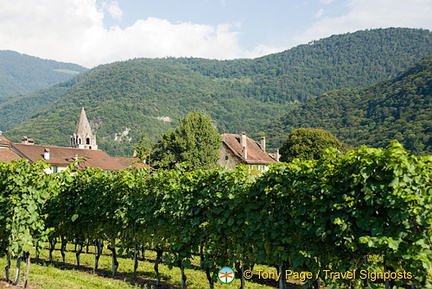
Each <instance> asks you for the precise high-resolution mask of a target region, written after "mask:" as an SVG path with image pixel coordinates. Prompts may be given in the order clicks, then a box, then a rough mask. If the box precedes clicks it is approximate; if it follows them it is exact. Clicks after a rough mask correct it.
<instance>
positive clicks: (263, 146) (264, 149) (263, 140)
mask: <svg viewBox="0 0 432 289" xmlns="http://www.w3.org/2000/svg"><path fill="white" fill-rule="evenodd" d="M261 149H262V150H263V151H264V152H266V139H265V136H262V137H261Z"/></svg>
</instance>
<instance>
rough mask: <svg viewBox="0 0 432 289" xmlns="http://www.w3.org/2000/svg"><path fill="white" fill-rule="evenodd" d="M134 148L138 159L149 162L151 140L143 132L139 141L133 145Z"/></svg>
mask: <svg viewBox="0 0 432 289" xmlns="http://www.w3.org/2000/svg"><path fill="white" fill-rule="evenodd" d="M134 150H135V152H136V156H137V157H138V158H139V159H140V160H142V161H146V162H150V152H151V141H150V139H149V138H148V136H147V134H146V133H145V132H144V133H142V134H141V138H140V140H139V142H138V143H136V144H135V145H134Z"/></svg>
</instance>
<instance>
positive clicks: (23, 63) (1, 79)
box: [0, 51, 87, 103]
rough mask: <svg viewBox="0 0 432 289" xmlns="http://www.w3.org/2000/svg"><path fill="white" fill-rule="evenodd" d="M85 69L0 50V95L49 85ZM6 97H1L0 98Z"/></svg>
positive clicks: (20, 92)
mask: <svg viewBox="0 0 432 289" xmlns="http://www.w3.org/2000/svg"><path fill="white" fill-rule="evenodd" d="M86 70H87V69H86V68H84V67H82V66H79V65H76V64H70V63H62V62H57V61H54V60H45V59H41V58H37V57H33V56H29V55H25V54H20V53H18V52H14V51H0V96H4V95H9V96H10V95H17V94H23V93H27V92H32V91H36V90H39V89H42V88H47V87H50V86H52V85H54V84H57V83H60V82H63V81H66V80H68V79H71V78H72V77H74V76H75V75H76V74H78V73H80V72H83V71H86ZM2 99H3V100H5V99H7V98H5V97H2V98H1V99H0V103H1V100H2Z"/></svg>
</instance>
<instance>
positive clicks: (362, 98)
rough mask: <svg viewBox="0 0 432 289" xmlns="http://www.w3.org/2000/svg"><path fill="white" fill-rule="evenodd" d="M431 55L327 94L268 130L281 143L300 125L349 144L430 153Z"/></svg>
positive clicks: (296, 109) (286, 116) (431, 123)
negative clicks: (394, 144) (388, 75)
mask: <svg viewBox="0 0 432 289" xmlns="http://www.w3.org/2000/svg"><path fill="white" fill-rule="evenodd" d="M431 116H432V54H430V55H428V56H426V57H425V58H423V59H421V60H420V61H418V62H417V63H416V64H415V65H414V66H412V67H410V68H409V69H407V70H406V71H405V72H403V73H402V74H400V75H398V76H397V77H394V78H392V79H389V80H384V81H381V82H379V83H377V84H375V85H372V86H369V87H365V88H357V89H343V90H335V91H331V92H328V93H326V94H324V95H322V96H321V97H319V98H317V99H315V100H313V101H310V102H307V103H304V104H302V105H300V106H298V107H297V108H295V109H293V110H292V111H291V112H290V114H286V115H285V116H284V117H282V118H281V119H280V120H279V121H277V122H275V123H274V124H273V125H271V126H269V127H268V130H269V131H270V135H271V136H270V139H272V140H273V141H274V142H275V143H277V144H281V143H282V141H283V139H284V137H285V136H286V133H287V132H289V131H291V130H292V129H295V128H298V127H313V128H324V129H327V130H329V131H331V132H332V133H333V134H335V135H336V136H337V137H338V138H339V139H340V140H341V141H343V142H345V143H347V144H349V145H351V146H360V145H367V146H372V147H385V146H386V145H387V144H388V142H389V141H390V140H393V139H396V140H398V141H399V142H401V143H402V144H403V145H404V146H405V147H406V148H407V149H408V150H410V151H411V152H412V153H414V154H420V155H424V154H432V136H431V133H432V119H431Z"/></svg>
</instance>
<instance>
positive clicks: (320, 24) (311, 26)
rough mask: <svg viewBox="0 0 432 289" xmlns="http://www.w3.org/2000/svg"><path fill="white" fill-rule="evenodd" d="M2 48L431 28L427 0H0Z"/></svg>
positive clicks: (301, 39) (239, 48)
mask: <svg viewBox="0 0 432 289" xmlns="http://www.w3.org/2000/svg"><path fill="white" fill-rule="evenodd" d="M0 7H1V8H0V50H13V51H18V52H20V53H24V54H28V55H32V56H37V57H40V58H44V59H53V60H57V61H62V62H71V63H76V64H80V65H83V66H85V67H87V68H92V67H95V66H97V65H100V64H106V63H112V62H115V61H122V60H127V59H131V58H140V57H146V58H162V57H202V58H208V59H236V58H255V57H259V56H263V55H268V54H271V53H276V52H280V51H284V50H287V49H289V48H292V47H294V46H296V45H300V44H306V43H308V42H310V41H314V40H319V39H322V38H326V37H329V36H331V35H334V34H342V33H348V32H355V31H358V30H365V29H375V28H388V27H410V28H423V29H429V30H432V16H431V15H432V0H13V1H11V0H0Z"/></svg>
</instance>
